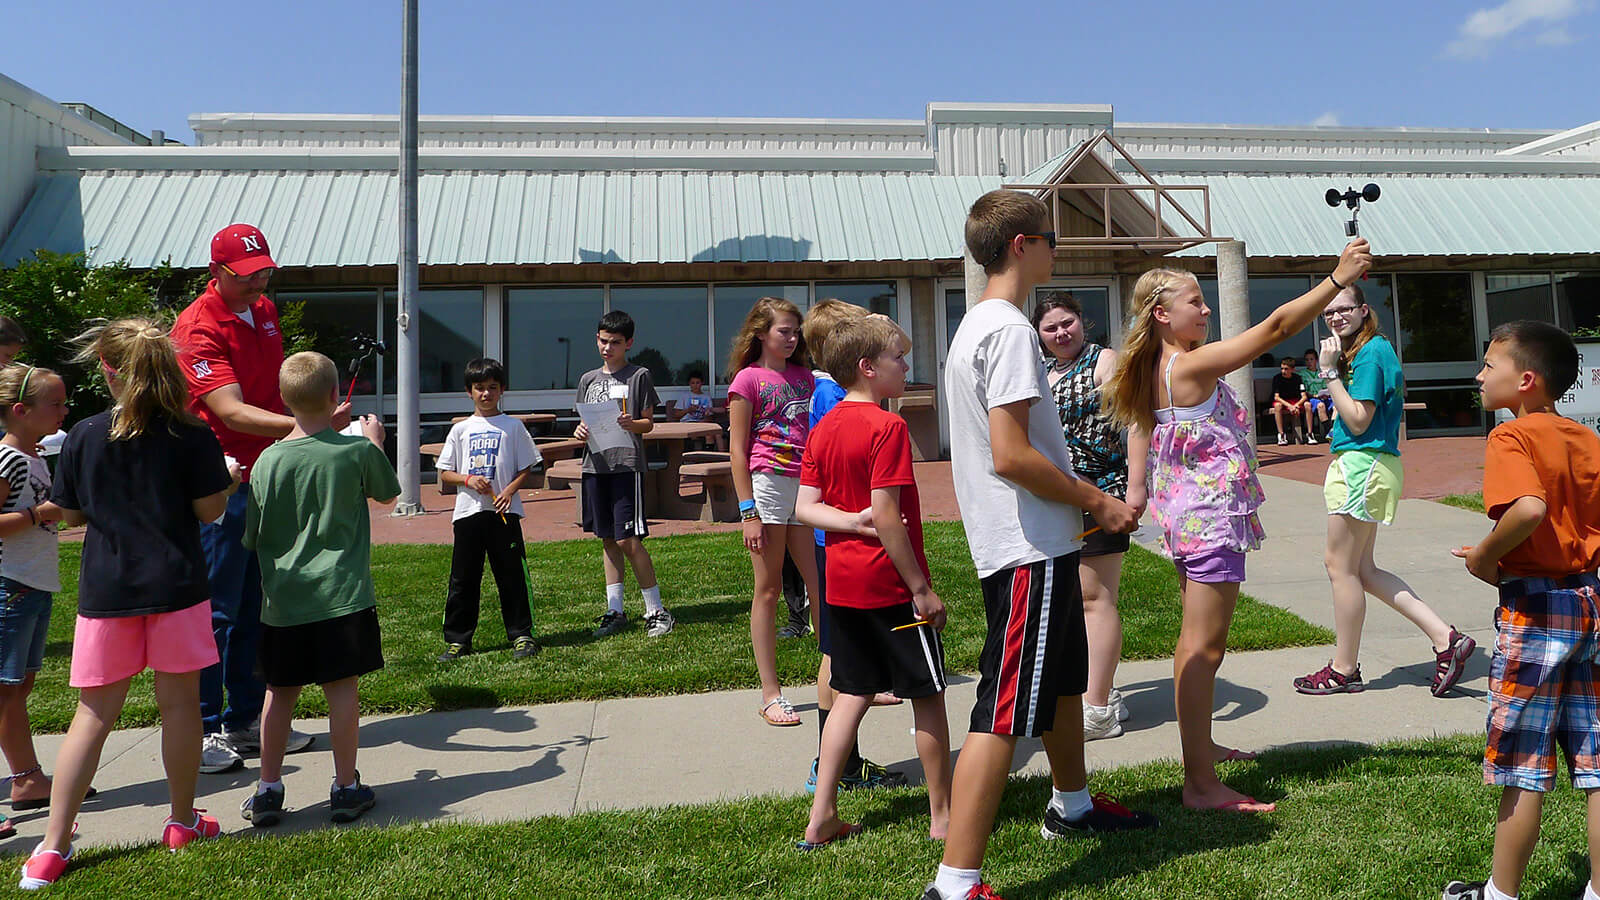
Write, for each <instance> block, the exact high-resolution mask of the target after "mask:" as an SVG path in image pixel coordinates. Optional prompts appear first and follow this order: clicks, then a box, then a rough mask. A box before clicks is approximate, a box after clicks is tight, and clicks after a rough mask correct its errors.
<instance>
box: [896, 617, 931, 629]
mask: <svg viewBox="0 0 1600 900" xmlns="http://www.w3.org/2000/svg"><path fill="white" fill-rule="evenodd" d="M932 624H933V623H932V622H930V621H928V620H927V619H918V620H916V621H915V622H907V623H906V624H904V625H896V626H895V627H893V628H891V629H889V630H890V631H905V630H906V629H907V628H915V627H917V626H918V625H932Z"/></svg>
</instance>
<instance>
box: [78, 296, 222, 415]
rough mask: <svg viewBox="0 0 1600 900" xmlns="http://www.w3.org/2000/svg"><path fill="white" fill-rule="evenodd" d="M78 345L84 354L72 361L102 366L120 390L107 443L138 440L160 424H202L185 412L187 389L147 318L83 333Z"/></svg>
mask: <svg viewBox="0 0 1600 900" xmlns="http://www.w3.org/2000/svg"><path fill="white" fill-rule="evenodd" d="M78 343H79V344H80V345H81V346H82V348H83V349H81V350H79V351H78V355H77V356H76V357H75V361H76V362H79V363H82V364H85V365H96V364H99V363H102V362H103V363H104V364H105V366H106V368H108V369H111V370H112V371H113V372H114V373H115V374H116V378H117V381H118V383H120V384H121V386H122V389H121V392H120V393H119V394H118V396H117V405H116V408H115V409H114V410H113V411H112V414H111V434H110V437H111V440H113V441H124V440H129V439H132V438H136V437H138V436H140V435H142V434H144V433H145V432H146V431H148V430H149V429H150V427H151V425H152V424H153V423H155V422H156V421H158V420H162V419H164V420H166V421H167V422H168V423H174V422H183V423H185V424H190V425H199V424H202V423H201V422H200V420H199V419H198V418H196V417H195V415H194V414H193V413H192V412H190V411H189V384H188V382H187V381H186V380H185V379H184V377H183V369H181V368H179V366H178V355H177V353H175V352H174V351H173V349H172V341H171V340H169V339H168V338H167V332H166V330H165V329H163V328H162V327H161V326H160V325H157V324H156V323H155V322H152V321H150V320H149V319H140V318H133V319H118V320H116V321H114V322H110V323H107V324H105V325H101V326H99V327H97V328H91V329H90V330H88V331H86V332H84V333H83V334H81V335H79V336H78Z"/></svg>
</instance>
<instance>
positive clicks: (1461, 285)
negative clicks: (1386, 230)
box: [1369, 274, 1478, 364]
mask: <svg viewBox="0 0 1600 900" xmlns="http://www.w3.org/2000/svg"><path fill="white" fill-rule="evenodd" d="M1394 278H1395V282H1396V284H1397V286H1398V288H1399V296H1400V324H1401V331H1400V358H1401V359H1402V360H1404V361H1405V362H1406V363H1407V364H1410V363H1431V362H1471V361H1475V360H1476V359H1477V358H1478V351H1477V348H1476V347H1475V346H1473V345H1474V344H1475V343H1476V341H1475V339H1474V335H1475V334H1476V331H1475V330H1474V327H1473V321H1472V277H1471V276H1469V275H1466V274H1460V275H1454V274H1438V275H1396V276H1394ZM1369 302H1370V301H1369Z"/></svg>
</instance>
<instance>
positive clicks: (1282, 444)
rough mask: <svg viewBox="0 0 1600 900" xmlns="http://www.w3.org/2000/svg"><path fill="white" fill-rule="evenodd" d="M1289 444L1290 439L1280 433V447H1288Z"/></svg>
mask: <svg viewBox="0 0 1600 900" xmlns="http://www.w3.org/2000/svg"><path fill="white" fill-rule="evenodd" d="M1288 445H1289V439H1288V438H1286V437H1284V436H1283V435H1281V434H1280V435H1278V446H1279V447H1286V446H1288Z"/></svg>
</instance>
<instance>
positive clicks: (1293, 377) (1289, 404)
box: [1272, 356, 1317, 447]
mask: <svg viewBox="0 0 1600 900" xmlns="http://www.w3.org/2000/svg"><path fill="white" fill-rule="evenodd" d="M1294 364H1295V359H1294V357H1292V356H1285V357H1284V358H1283V359H1282V360H1280V361H1279V363H1278V374H1276V375H1274V376H1272V420H1273V421H1274V422H1276V423H1277V425H1278V446H1280V447H1281V446H1283V445H1284V444H1287V443H1289V441H1288V439H1287V438H1286V437H1285V436H1284V430H1283V414H1284V413H1285V412H1287V413H1288V414H1289V424H1290V425H1291V426H1293V427H1296V428H1298V427H1299V424H1300V417H1301V416H1302V415H1304V414H1305V411H1306V409H1307V408H1308V407H1309V406H1310V403H1309V402H1307V397H1306V385H1305V382H1303V381H1301V380H1300V375H1299V373H1298V372H1296V371H1295V370H1294ZM1306 439H1307V441H1308V442H1310V443H1316V440H1317V439H1316V437H1315V436H1312V435H1310V434H1307V436H1306Z"/></svg>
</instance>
